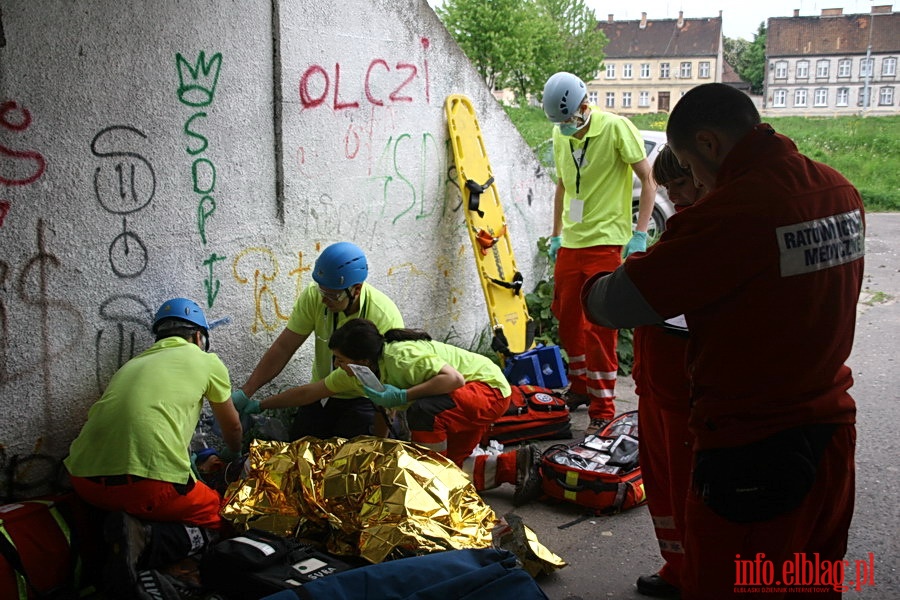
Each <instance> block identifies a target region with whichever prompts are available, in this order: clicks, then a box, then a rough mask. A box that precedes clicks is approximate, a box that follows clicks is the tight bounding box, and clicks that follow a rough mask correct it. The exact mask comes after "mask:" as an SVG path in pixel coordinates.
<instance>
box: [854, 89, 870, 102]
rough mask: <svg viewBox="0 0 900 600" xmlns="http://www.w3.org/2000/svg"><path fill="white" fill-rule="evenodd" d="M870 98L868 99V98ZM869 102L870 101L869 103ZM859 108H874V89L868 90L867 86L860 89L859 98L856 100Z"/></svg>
mask: <svg viewBox="0 0 900 600" xmlns="http://www.w3.org/2000/svg"><path fill="white" fill-rule="evenodd" d="M866 96H868V98H866ZM867 100H868V101H867ZM856 105H857V106H866V105H868V106H872V88H871V87H870V88H868V89H866V87H865V86H863V87H861V88H859V96H857V99H856Z"/></svg>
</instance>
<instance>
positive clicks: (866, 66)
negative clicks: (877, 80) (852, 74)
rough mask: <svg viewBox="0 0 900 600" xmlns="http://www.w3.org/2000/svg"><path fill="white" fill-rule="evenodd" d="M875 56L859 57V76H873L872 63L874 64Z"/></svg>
mask: <svg viewBox="0 0 900 600" xmlns="http://www.w3.org/2000/svg"><path fill="white" fill-rule="evenodd" d="M874 62H875V59H874V58H869V59H865V58H861V59H859V76H860V77H871V76H872V65H873V64H874Z"/></svg>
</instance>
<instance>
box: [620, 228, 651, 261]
mask: <svg viewBox="0 0 900 600" xmlns="http://www.w3.org/2000/svg"><path fill="white" fill-rule="evenodd" d="M646 251H647V232H646V231H635V232H634V235H633V236H631V239H630V240H628V243H627V244H625V250H623V251H622V258H628V255H629V254H632V253H633V252H646Z"/></svg>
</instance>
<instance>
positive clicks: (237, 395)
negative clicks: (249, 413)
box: [231, 388, 250, 412]
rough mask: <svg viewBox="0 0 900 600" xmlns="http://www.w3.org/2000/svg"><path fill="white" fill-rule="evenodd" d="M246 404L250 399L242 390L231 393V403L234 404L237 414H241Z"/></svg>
mask: <svg viewBox="0 0 900 600" xmlns="http://www.w3.org/2000/svg"><path fill="white" fill-rule="evenodd" d="M248 402H250V398H248V397H247V394H245V393H244V390H242V389H240V388H238V389H236V390H234V391H233V392H231V403H232V404H234V407H235V408H236V409H237V411H238V412H241V411H242V410H243V409H244V407H245V406H247V403H248Z"/></svg>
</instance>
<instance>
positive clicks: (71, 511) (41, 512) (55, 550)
mask: <svg viewBox="0 0 900 600" xmlns="http://www.w3.org/2000/svg"><path fill="white" fill-rule="evenodd" d="M96 513H97V511H96V509H94V508H92V507H90V506H89V505H87V504H86V503H84V502H83V501H82V500H81V499H80V498H78V497H77V496H76V495H75V494H72V493H69V494H61V495H55V496H47V497H42V498H36V499H30V500H20V501H17V502H11V503H9V504H2V505H0V598H4V599H6V598H8V599H10V600H29V599H31V600H69V599H75V598H79V597H82V596H84V595H86V594H88V593H90V592H91V591H92V589H93V586H94V583H96V581H97V577H98V574H99V572H100V569H101V568H102V565H103V553H104V550H103V545H102V541H101V535H100V531H101V529H100V527H99V524H98V523H99V521H98V520H96V519H95V516H96Z"/></svg>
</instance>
